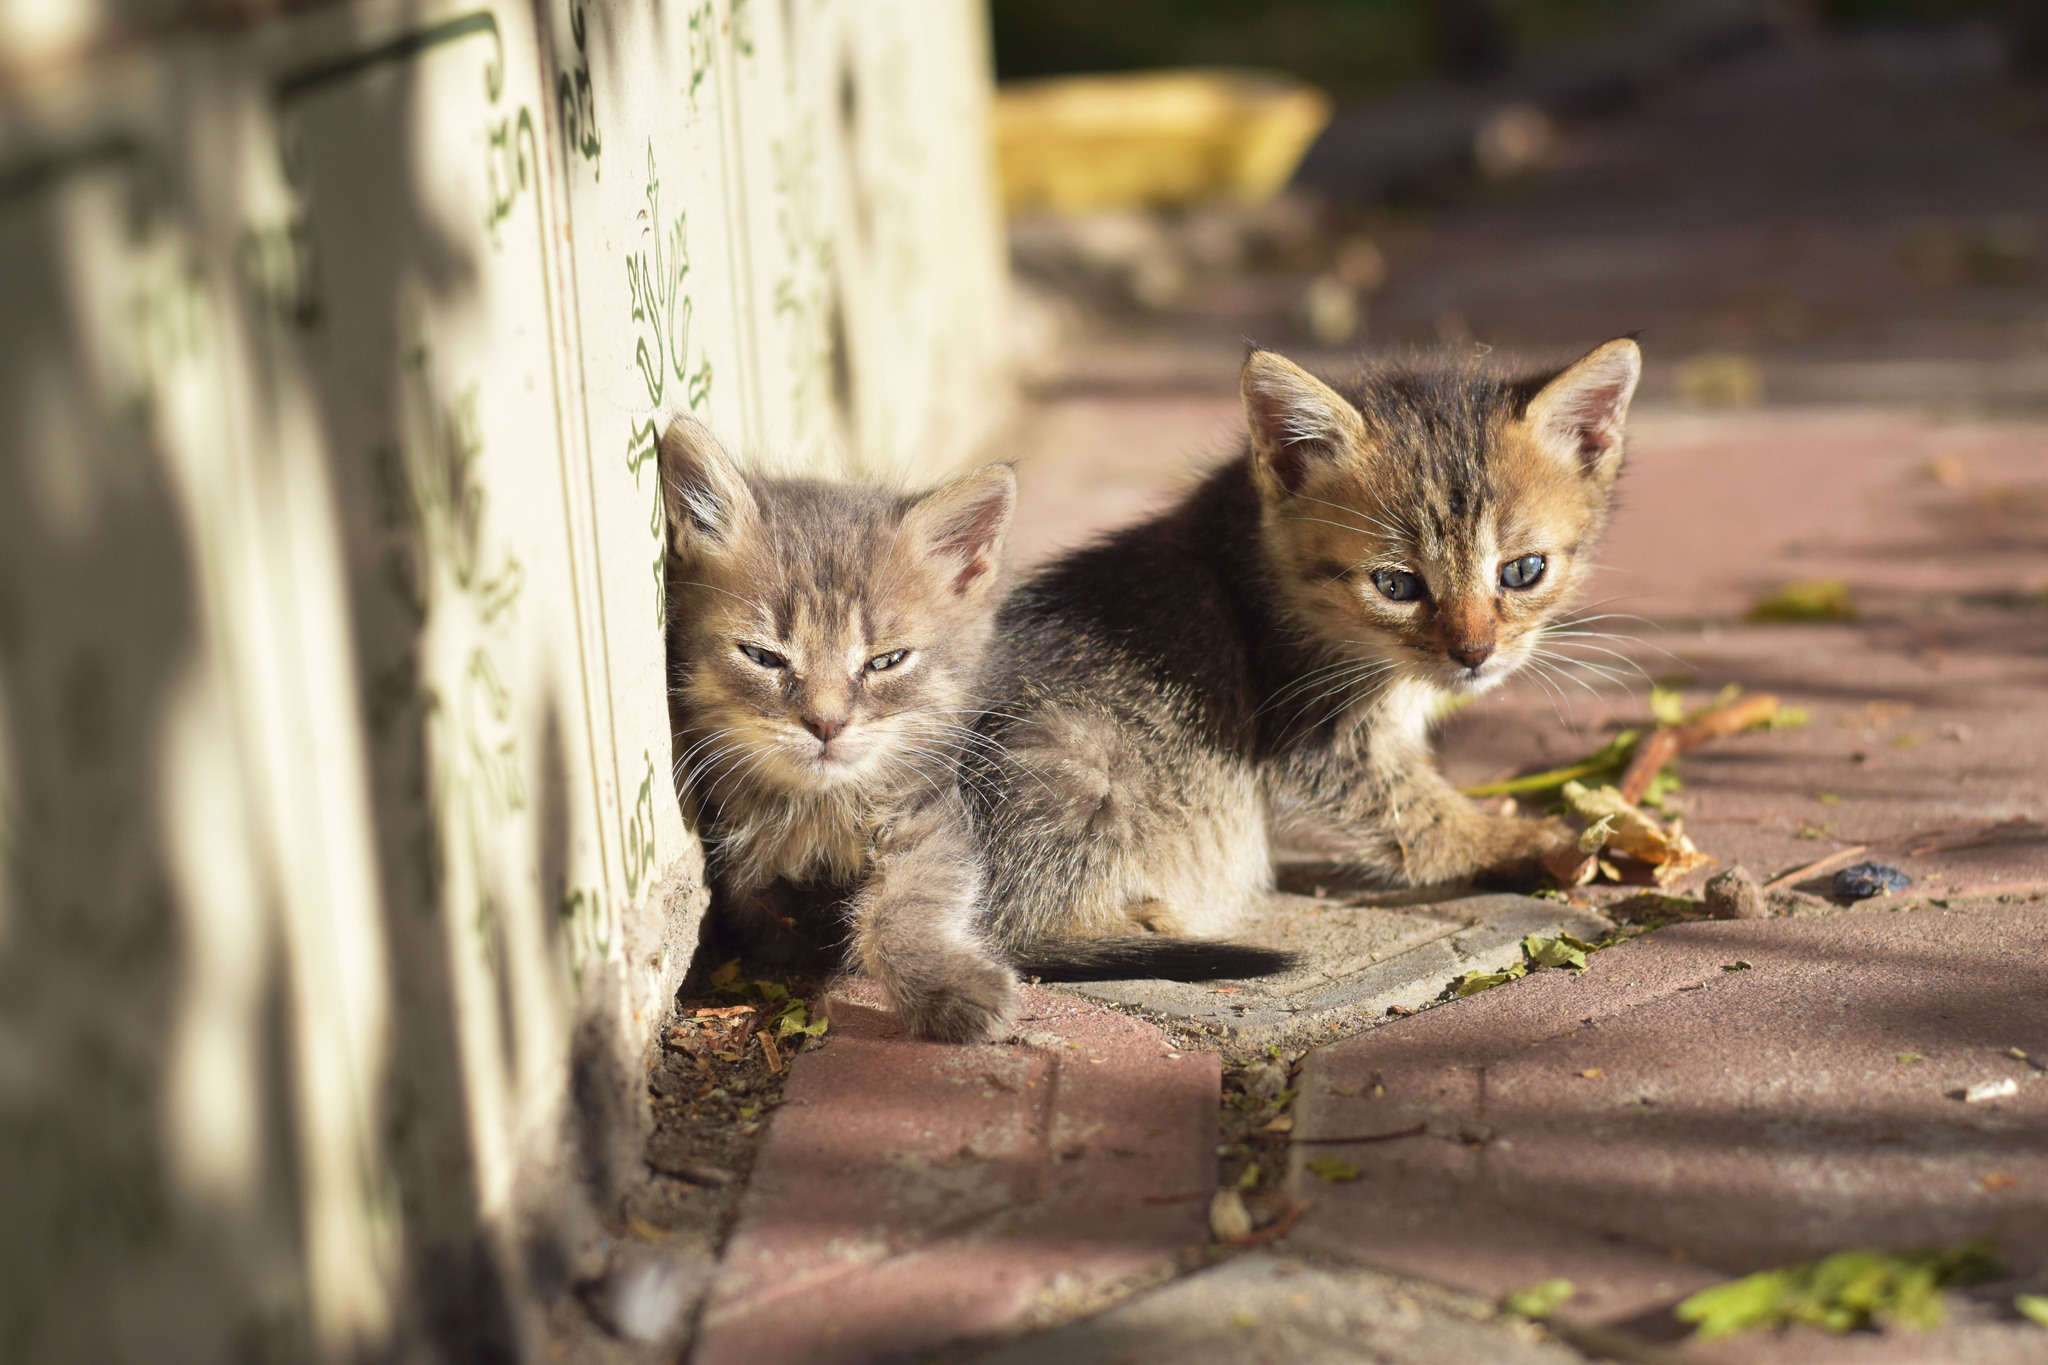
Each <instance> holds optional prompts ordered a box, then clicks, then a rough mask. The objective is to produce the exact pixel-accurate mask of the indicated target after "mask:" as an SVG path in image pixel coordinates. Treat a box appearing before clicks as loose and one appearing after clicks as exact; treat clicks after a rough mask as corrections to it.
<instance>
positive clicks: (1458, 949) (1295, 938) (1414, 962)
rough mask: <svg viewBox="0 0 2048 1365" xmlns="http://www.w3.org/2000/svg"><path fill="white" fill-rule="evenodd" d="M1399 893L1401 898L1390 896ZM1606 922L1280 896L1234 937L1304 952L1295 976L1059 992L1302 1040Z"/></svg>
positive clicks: (1507, 902)
mask: <svg viewBox="0 0 2048 1365" xmlns="http://www.w3.org/2000/svg"><path fill="white" fill-rule="evenodd" d="M1298 876H1300V877H1301V878H1302V879H1303V880H1310V879H1312V878H1311V877H1308V876H1306V875H1305V874H1298ZM1403 900H1406V901H1408V902H1410V903H1408V904H1399V903H1395V904H1388V903H1387V902H1388V901H1394V902H1400V901H1403ZM1610 927H1612V926H1611V925H1610V923H1609V922H1608V921H1607V920H1605V919H1603V918H1601V917H1600V916H1598V915H1596V914H1594V913H1592V912H1590V911H1586V910H1578V909H1574V908H1573V907H1571V906H1568V905H1564V904H1561V903H1559V902H1557V901H1549V900H1537V899H1534V898H1533V897H1529V896H1510V895H1467V896H1461V897H1457V898H1455V899H1450V900H1436V901H1424V900H1419V899H1418V898H1417V896H1416V894H1415V893H1406V894H1404V895H1396V896H1391V897H1372V896H1354V897H1349V898H1339V897H1334V896H1323V897H1316V896H1302V895H1289V894H1284V893H1283V894H1279V895H1275V896H1273V897H1272V898H1271V900H1270V901H1269V902H1268V904H1267V905H1266V907H1265V908H1264V910H1263V911H1262V913H1260V914H1259V915H1258V916H1257V917H1256V918H1255V919H1254V920H1253V922H1252V923H1251V924H1249V925H1247V926H1246V928H1245V930H1244V931H1243V932H1242V933H1241V934H1239V935H1238V937H1239V938H1241V939H1242V940H1244V941H1246V942H1250V943H1258V944H1263V945H1266V946H1269V947H1275V948H1286V949H1290V950H1292V951H1295V952H1299V953H1301V954H1302V955H1303V957H1304V961H1303V963H1302V965H1301V966H1300V967H1298V968H1296V969H1295V970H1294V971H1291V972H1287V973H1284V974H1282V975H1280V976H1273V977H1266V978H1264V979H1262V980H1256V981H1240V982H1226V983H1222V984H1217V983H1212V982H1198V983H1190V982H1181V981H1102V982H1089V983H1085V984H1081V985H1075V986H1071V987H1068V988H1066V989H1069V990H1072V991H1073V992H1074V993H1076V994H1079V995H1083V996H1086V997H1089V998H1092V999H1096V1000H1104V1001H1110V1002H1113V1003H1116V1004H1119V1005H1124V1006H1130V1007H1135V1008H1138V1009H1141V1010H1144V1011H1146V1012H1147V1013H1149V1014H1151V1015H1153V1016H1154V1017H1157V1018H1160V1019H1162V1020H1165V1021H1168V1022H1170V1023H1172V1024H1174V1025H1178V1026H1181V1027H1187V1028H1193V1029H1196V1030H1199V1031H1201V1032H1204V1033H1207V1034H1209V1035H1211V1036H1214V1037H1219V1038H1221V1039H1223V1040H1224V1041H1225V1043H1226V1044H1227V1045H1228V1046H1230V1047H1231V1048H1232V1049H1233V1050H1248V1049H1259V1048H1264V1047H1267V1046H1269V1045H1273V1044H1278V1045H1280V1046H1283V1047H1286V1046H1303V1045H1309V1044H1314V1043H1318V1042H1327V1041H1328V1040H1329V1038H1330V1037H1331V1035H1333V1034H1337V1033H1347V1032H1356V1031H1357V1030H1358V1029H1360V1028H1363V1027H1366V1026H1367V1025H1369V1024H1374V1023H1378V1022H1380V1021H1381V1020H1382V1019H1384V1018H1385V1017H1386V1013H1387V1009H1388V1007H1389V1006H1396V1007H1399V1008H1401V1009H1408V1010H1414V1009H1420V1008H1421V1007H1422V1006H1423V1005H1425V1004H1427V1003H1429V1002H1430V1001H1432V1000H1435V999H1436V998H1437V997H1438V996H1439V995H1441V994H1442V993H1443V989H1444V987H1445V986H1446V985H1448V984H1449V983H1450V982H1451V981H1452V980H1454V979H1456V978H1457V977H1459V976H1462V975H1464V974H1465V973H1466V972H1470V971H1482V972H1497V971H1500V970H1501V969H1503V968H1505V967H1508V966H1511V965H1513V964H1514V963H1517V962H1520V961H1521V960H1522V948H1521V944H1522V940H1523V939H1524V938H1526V937H1528V936H1529V935H1530V934H1543V935H1546V936H1553V937H1554V936H1555V935H1557V934H1558V933H1560V932H1565V933H1571V934H1575V935H1578V936H1579V937H1581V938H1588V939H1598V938H1600V937H1601V936H1602V935H1603V934H1605V933H1606V932H1607V930H1608V929H1609V928H1610Z"/></svg>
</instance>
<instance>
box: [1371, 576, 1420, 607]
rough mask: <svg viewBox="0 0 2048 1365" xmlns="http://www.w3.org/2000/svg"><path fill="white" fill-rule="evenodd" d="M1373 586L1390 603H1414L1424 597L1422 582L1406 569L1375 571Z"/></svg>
mask: <svg viewBox="0 0 2048 1365" xmlns="http://www.w3.org/2000/svg"><path fill="white" fill-rule="evenodd" d="M1372 585H1373V586H1374V587H1375V588H1378V589H1379V590H1380V596H1382V597H1384V598H1386V599H1387V600H1388V601H1389V602H1414V601H1417V600H1418V599H1420V598H1421V596H1422V580H1421V579H1420V578H1417V577H1416V576H1415V575H1414V574H1412V573H1409V572H1408V571H1407V570H1406V569H1374V570H1373V571H1372Z"/></svg>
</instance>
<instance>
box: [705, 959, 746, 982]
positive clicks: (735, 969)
mask: <svg viewBox="0 0 2048 1365" xmlns="http://www.w3.org/2000/svg"><path fill="white" fill-rule="evenodd" d="M739 974H740V960H739V959H738V958H734V959H733V960H732V961H730V962H727V963H725V964H724V965H722V966H721V967H719V968H718V970H717V971H714V972H713V973H711V985H712V988H713V989H714V990H723V989H724V988H725V987H727V986H730V985H731V984H732V983H733V982H734V981H736V980H738V979H739Z"/></svg>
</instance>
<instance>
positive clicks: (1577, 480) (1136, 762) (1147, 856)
mask: <svg viewBox="0 0 2048 1365" xmlns="http://www.w3.org/2000/svg"><path fill="white" fill-rule="evenodd" d="M1640 365H1641V360H1640V355H1639V353H1638V351H1637V349H1636V345H1635V343H1634V342H1633V341H1629V340H1620V341H1613V342H1609V343H1608V344H1607V345H1605V346H1602V347H1600V348H1599V349H1598V350H1595V351H1593V352H1592V353H1591V354H1590V355H1587V356H1586V357H1585V358H1583V359H1581V360H1579V361H1578V362H1577V363H1575V364H1573V365H1571V366H1570V367H1568V368H1567V369H1565V370H1563V371H1562V372H1560V373H1557V374H1554V375H1547V376H1542V377H1539V378H1536V379H1531V380H1521V381H1515V380H1510V379H1508V378H1505V377H1502V376H1500V375H1497V374H1493V373H1490V372H1488V371H1486V370H1484V369H1481V368H1479V367H1477V366H1474V365H1446V366H1442V367H1438V368H1389V369H1384V370H1380V371H1377V372H1373V373H1369V374H1368V375H1367V376H1366V377H1365V378H1364V379H1363V381H1362V382H1361V383H1360V384H1358V385H1357V386H1354V387H1351V388H1348V389H1346V390H1344V391H1342V392H1339V391H1338V390H1337V389H1334V388H1332V387H1330V386H1329V385H1327V384H1325V383H1323V382H1322V381H1320V380H1318V379H1316V378H1314V377H1313V376H1311V375H1309V374H1308V373H1307V372H1306V371H1304V370H1302V369H1300V368H1299V367H1297V366H1295V365H1294V364H1292V363H1290V362H1289V361H1287V360H1285V359H1282V358H1281V357H1280V356H1278V355H1275V354H1273V353H1271V352H1267V351H1257V352H1254V353H1253V354H1252V355H1251V356H1250V358H1249V359H1248V360H1247V361H1246V363H1245V367H1244V376H1243V385H1242V387H1243V395H1244V407H1245V416H1246V419H1247V422H1248V424H1249V426H1250V435H1251V439H1250V441H1249V443H1248V448H1247V449H1246V450H1245V452H1244V453H1243V454H1242V455H1240V456H1239V457H1238V458H1237V459H1235V460H1233V461H1231V462H1230V463H1228V464H1225V465H1224V466H1222V467H1221V468H1220V469H1218V470H1216V471H1215V472H1214V473H1213V474H1211V475H1210V476H1209V477H1208V478H1207V479H1206V480H1205V481H1204V482H1203V483H1202V484H1201V485H1200V486H1199V487H1197V488H1196V489H1195V490H1194V491H1193V492H1192V493H1191V494H1190V495H1189V496H1188V497H1187V498H1186V499H1185V500H1183V501H1182V502H1181V503H1180V504H1179V505H1178V506H1176V507H1174V508H1172V509H1170V510H1169V511H1167V512H1165V513H1163V514H1161V515H1159V516H1157V517H1155V518H1154V519H1152V520H1151V521H1148V522H1145V523H1143V524H1140V525H1137V526H1132V527H1130V528H1128V529H1126V530H1123V531H1120V532H1117V533H1114V534H1112V535H1110V536H1109V537H1108V538H1106V539H1104V540H1102V541H1101V542H1099V543H1097V544H1095V545H1093V546H1090V547H1087V548H1084V549H1081V550H1078V551H1075V552H1073V553H1071V554H1069V555H1067V556H1065V557H1064V558H1063V559H1061V560H1059V561H1057V562H1055V563H1054V564H1052V565H1051V566H1049V567H1047V568H1046V569H1044V570H1042V571H1040V572H1039V573H1038V574H1037V575H1036V576H1035V577H1033V578H1032V579H1031V580H1029V581H1028V582H1027V583H1026V584H1024V585H1023V586H1022V587H1021V588H1019V589H1018V590H1017V591H1016V592H1015V593H1014V594H1013V595H1012V596H1011V598H1010V600H1009V602H1008V603H1007V604H1006V605H1005V606H1004V608H1003V610H1002V613H1001V615H1000V616H999V618H998V621H997V633H998V645H997V648H996V652H995V654H994V655H993V657H992V658H991V661H990V674H991V676H990V680H989V683H988V686H989V689H990V692H991V695H992V698H993V700H992V703H991V707H990V709H989V711H988V712H987V714H986V715H985V716H984V717H983V719H982V721H981V727H982V729H983V732H984V733H985V734H987V735H988V736H989V737H990V738H992V739H994V740H996V741H997V742H998V743H999V744H1000V745H1001V746H1002V747H1001V749H1000V751H997V750H984V749H979V748H978V749H976V750H975V751H974V754H973V757H972V766H973V768H974V770H975V771H974V775H973V780H971V781H970V782H969V783H968V785H967V790H968V792H969V795H970V799H971V800H972V801H973V803H974V806H975V814H976V818H977V821H978V824H979V826H980V829H981V837H982V846H983V859H984V864H985V867H986V875H987V889H986V892H985V895H986V903H985V905H984V908H983V916H982V927H983V932H984V933H985V935H986V937H987V939H988V940H989V941H990V942H991V943H992V944H994V945H995V947H996V948H997V950H998V951H1007V950H1012V949H1015V948H1017V947H1018V946H1020V945H1029V944H1042V943H1045V942H1047V941H1048V940H1064V941H1066V942H1069V943H1073V944H1076V947H1075V949H1074V952H1073V953H1072V956H1074V957H1075V958H1076V959H1081V958H1088V957H1091V956H1092V958H1093V959H1094V961H1095V965H1096V966H1097V967H1098V968H1099V971H1100V974H1104V975H1108V974H1118V973H1120V974H1124V975H1147V974H1151V966H1152V964H1154V963H1156V962H1158V961H1160V960H1161V959H1167V960H1176V959H1179V958H1184V957H1186V956H1187V955H1188V954H1189V953H1190V952H1193V951H1195V950H1196V949H1198V948H1199V947H1200V946H1202V945H1198V944H1194V943H1191V942H1189V941H1188V940H1200V939H1207V938H1212V937H1213V936H1215V935H1219V934H1225V933H1228V932H1230V931H1231V930H1232V928H1233V927H1235V926H1236V925H1237V924H1239V923H1240V922H1241V921H1242V918H1243V916H1244V915H1245V913H1246V912H1247V911H1248V910H1249V909H1250V908H1251V907H1252V906H1253V905H1255V904H1256V903H1257V902H1258V900H1259V898H1260V897H1261V896H1263V895H1264V894H1265V893H1266V892H1268V891H1269V890H1270V889H1271V887H1272V884H1273V878H1272V852H1271V845H1272V843H1273V841H1274V840H1275V839H1276V838H1284V839H1286V840H1289V841H1290V842H1292V843H1294V844H1295V845H1297V846H1302V847H1308V848H1313V849H1317V850H1320V851H1323V852H1325V853H1327V854H1331V855H1334V856H1336V857H1338V858H1340V859H1345V860H1349V861H1350V862H1351V863H1353V864H1355V865H1356V866H1357V867H1359V868H1360V869H1362V870H1364V871H1366V872H1368V873H1371V874H1374V875H1376V876H1377V877H1378V878H1379V879H1381V880H1383V881H1384V882H1386V883H1390V884H1395V885H1413V884H1426V883H1438V882H1454V881H1461V880H1465V879H1469V878H1474V877H1481V876H1492V877H1518V876H1529V875H1532V874H1533V872H1534V870H1535V865H1536V863H1537V861H1538V860H1539V859H1540V858H1541V856H1542V855H1544V854H1545V853H1547V852H1550V851H1552V850H1554V849H1555V848H1557V846H1558V845H1559V844H1560V843H1561V842H1562V841H1564V840H1566V839H1569V838H1571V837H1572V835H1571V832H1570V831H1569V830H1567V829H1566V828H1565V827H1564V826H1563V825H1562V824H1560V823H1558V822H1554V821H1539V820H1529V819H1518V818H1511V817H1500V816H1493V815H1488V814H1486V813H1484V812H1482V811H1481V810H1479V809H1478V808H1477V807H1476V806H1474V805H1473V804H1472V803H1471V802H1470V801H1468V800H1466V799H1465V798H1464V797H1462V796H1460V795H1459V794H1458V793H1457V792H1456V791H1455V790H1453V789H1452V788H1451V786H1450V785H1449V784H1448V783H1447V782H1446V781H1445V779H1444V777H1443V776H1442V774H1441V773H1440V772H1439V771H1438V770H1437V768H1436V765H1435V763H1434V760H1433V757H1432V754H1431V747H1430V737H1429V730H1430V726H1431V723H1432V721H1433V720H1434V718H1435V717H1436V716H1437V715H1438V714H1439V709H1440V705H1441V703H1442V702H1443V701H1444V699H1445V698H1447V697H1453V696H1457V695H1461V694H1471V693H1476V692H1483V691H1485V690H1487V689H1488V688H1491V687H1494V686H1495V685H1497V684H1498V683H1499V682H1500V681H1501V680H1502V679H1503V678H1505V677H1507V676H1508V675H1509V674H1511V673H1513V672H1514V671H1515V670H1516V669H1518V668H1520V667H1522V666H1523V665H1524V664H1525V663H1527V662H1528V661H1529V659H1530V657H1531V655H1532V653H1533V652H1534V651H1535V650H1536V649H1537V648H1538V647H1539V644H1540V642H1541V641H1542V640H1543V639H1544V638H1545V636H1546V633H1547V632H1549V631H1551V630H1553V629H1555V628H1556V625H1555V623H1556V622H1557V620H1558V617H1559V615H1560V613H1562V612H1563V611H1564V610H1565V608H1566V607H1567V606H1568V605H1569V604H1570V602H1571V601H1572V599H1573V597H1574V595H1575V594H1576V593H1577V592H1578V590H1579V588H1580V586H1581V584H1582V582H1583V580H1584V578H1585V575H1586V573H1587V571H1588V569H1589V568H1590V559H1591V555H1592V552H1593V547H1594V544H1595V542H1596V541H1597V540H1598V539H1599V537H1600V534H1601V532H1602V530H1603V529H1604V527H1605V525H1606V522H1607V517H1608V507H1609V499H1610V495H1611V493H1612V490H1613V487H1614V480H1615V476H1616V474H1617V473H1618V472H1619V471H1620V468H1621V461H1622V428H1623V423H1624V420H1625V418H1626V415H1627V411H1628V404H1629V399H1630V397H1631V395H1632V394H1633V393H1634V391H1635V386H1636V379H1637V376H1638V373H1639V370H1640ZM1090 942H1092V945H1093V947H1092V949H1091V948H1090V947H1088V946H1087V944H1088V943H1090ZM1206 946H1207V947H1208V949H1209V950H1210V951H1211V952H1212V953H1213V954H1220V955H1221V957H1220V958H1219V959H1218V960H1219V961H1221V960H1224V959H1227V958H1228V956H1229V953H1230V951H1231V950H1232V948H1233V945H1227V944H1210V945H1206ZM1251 965H1253V966H1256V965H1257V964H1256V963H1254V964H1251Z"/></svg>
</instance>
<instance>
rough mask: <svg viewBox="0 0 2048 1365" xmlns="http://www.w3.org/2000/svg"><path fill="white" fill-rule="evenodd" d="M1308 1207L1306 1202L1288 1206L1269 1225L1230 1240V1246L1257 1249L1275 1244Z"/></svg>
mask: <svg viewBox="0 0 2048 1365" xmlns="http://www.w3.org/2000/svg"><path fill="white" fill-rule="evenodd" d="M1309 1207H1310V1205H1309V1203H1308V1201H1306V1200H1303V1201H1302V1202H1301V1203H1299V1204H1289V1205H1288V1206H1287V1212H1285V1213H1283V1214H1281V1215H1280V1216H1279V1217H1278V1218H1276V1219H1274V1220H1273V1221H1272V1222H1271V1223H1268V1224H1267V1225H1266V1226H1265V1227H1262V1228H1258V1229H1256V1230H1254V1231H1252V1232H1247V1233H1246V1234H1245V1235H1244V1236H1242V1237H1233V1238H1231V1239H1230V1244H1231V1245H1232V1246H1234V1247H1259V1246H1264V1245H1265V1244H1266V1243H1268V1242H1277V1241H1279V1240H1280V1239H1281V1238H1282V1237H1285V1236H1286V1235H1287V1233H1288V1230H1289V1229H1291V1228H1292V1227H1293V1226H1294V1224H1295V1221H1296V1220H1297V1219H1299V1218H1300V1217H1301V1215H1303V1214H1304V1213H1307V1212H1308V1211H1309Z"/></svg>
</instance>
